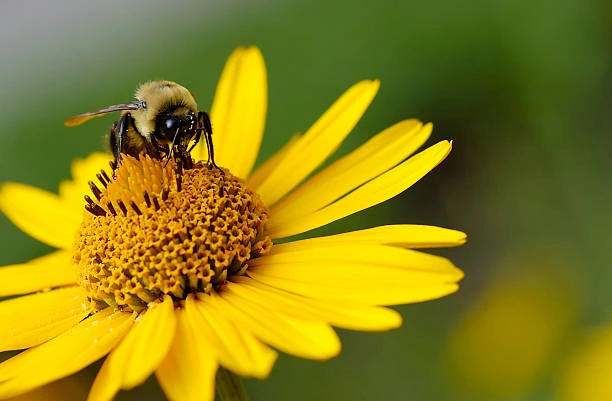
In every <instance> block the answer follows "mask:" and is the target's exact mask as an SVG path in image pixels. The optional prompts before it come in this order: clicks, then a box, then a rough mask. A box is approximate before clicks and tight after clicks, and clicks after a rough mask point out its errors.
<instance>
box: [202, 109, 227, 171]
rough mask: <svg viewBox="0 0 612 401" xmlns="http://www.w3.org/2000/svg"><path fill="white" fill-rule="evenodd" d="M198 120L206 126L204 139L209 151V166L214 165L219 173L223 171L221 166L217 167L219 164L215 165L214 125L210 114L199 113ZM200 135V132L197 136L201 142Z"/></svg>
mask: <svg viewBox="0 0 612 401" xmlns="http://www.w3.org/2000/svg"><path fill="white" fill-rule="evenodd" d="M198 120H199V121H200V123H201V124H202V125H203V126H204V139H205V140H206V149H207V150H208V164H212V165H213V166H214V167H216V168H217V169H218V170H219V171H223V170H221V168H220V167H219V166H217V163H215V149H214V147H213V141H212V124H211V123H210V117H209V116H208V113H206V112H205V111H201V112H199V113H198ZM200 135H201V134H200V131H198V134H197V135H196V137H197V140H199V137H200ZM196 143H197V142H196Z"/></svg>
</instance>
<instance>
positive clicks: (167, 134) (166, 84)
mask: <svg viewBox="0 0 612 401" xmlns="http://www.w3.org/2000/svg"><path fill="white" fill-rule="evenodd" d="M135 98H136V100H134V101H132V102H129V103H123V104H116V105H113V106H108V107H104V108H101V109H98V110H94V111H90V112H87V113H83V114H79V115H78V116H75V117H72V118H70V119H68V120H66V121H65V122H64V125H66V126H67V127H73V126H76V125H80V124H83V123H84V122H86V121H88V120H90V119H92V118H94V117H100V116H103V115H105V114H108V113H112V112H114V111H121V116H120V117H119V119H118V120H117V121H116V122H115V123H114V124H113V126H112V127H111V130H110V134H109V142H110V148H111V151H113V152H114V156H115V164H114V168H115V171H116V169H117V168H118V166H119V163H121V155H122V154H127V155H131V156H135V157H138V155H139V154H141V153H146V154H148V155H149V156H151V157H153V158H157V159H159V160H163V159H165V162H166V163H168V161H169V160H170V157H172V156H173V155H174V158H175V160H177V162H178V163H180V164H181V166H183V167H185V168H191V166H192V165H193V160H192V159H191V155H190V152H191V150H192V149H193V147H194V146H195V145H196V144H197V143H198V142H199V141H200V138H201V137H202V135H204V139H205V140H206V148H207V149H208V163H209V164H212V165H213V166H214V167H217V165H216V164H215V159H214V151H213V143H212V126H211V123H210V117H209V116H208V113H206V112H205V111H198V106H197V104H196V101H195V99H194V97H193V95H192V94H191V93H190V92H189V91H188V90H187V89H186V88H184V87H183V86H181V85H179V84H177V83H175V82H171V81H151V82H147V83H144V84H142V85H141V86H140V87H139V88H138V89H137V90H136V94H135ZM192 140H193V141H194V143H193V144H192V145H191V147H189V143H190V142H191V141H192ZM217 168H219V167H217Z"/></svg>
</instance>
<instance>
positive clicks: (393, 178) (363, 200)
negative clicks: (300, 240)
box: [267, 141, 451, 238]
mask: <svg viewBox="0 0 612 401" xmlns="http://www.w3.org/2000/svg"><path fill="white" fill-rule="evenodd" d="M450 150H451V144H450V142H448V141H441V142H438V143H437V144H436V145H433V146H431V147H429V148H428V149H426V150H424V151H422V152H420V153H418V154H417V155H415V156H412V157H411V158H410V159H408V160H406V161H405V162H403V163H402V164H400V165H399V166H397V167H395V168H393V169H391V170H389V171H387V172H386V173H384V174H382V175H380V176H378V177H376V178H374V179H373V180H371V181H369V182H367V183H366V184H364V185H362V186H361V187H359V188H357V189H355V190H354V191H353V192H351V193H349V194H348V195H346V196H345V197H343V198H341V199H340V200H338V201H336V202H334V203H332V204H331V205H329V206H327V207H324V208H323V209H320V210H318V211H316V212H314V213H310V214H308V215H305V216H300V217H297V218H295V219H292V218H290V217H288V218H287V219H285V220H280V219H277V218H274V219H271V220H270V222H268V229H267V231H268V234H269V235H270V236H271V237H272V238H283V237H288V236H290V235H295V234H300V233H303V232H305V231H309V230H312V229H314V228H317V227H321V226H323V225H325V224H328V223H331V222H332V221H336V220H339V219H341V218H343V217H346V216H348V215H351V214H353V213H356V212H359V211H361V210H363V209H367V208H368V207H371V206H374V205H377V204H379V203H381V202H384V201H386V200H387V199H390V198H392V197H394V196H395V195H397V194H399V193H401V192H403V191H404V190H406V189H407V188H409V187H410V186H411V185H412V184H414V183H415V182H417V181H418V180H420V179H421V178H422V177H423V176H424V175H425V174H427V173H428V172H429V171H431V170H432V169H433V168H434V167H435V166H437V165H438V164H439V163H440V162H441V161H442V160H444V158H445V157H446V156H447V155H448V154H449V152H450Z"/></svg>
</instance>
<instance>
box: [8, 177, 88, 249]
mask: <svg viewBox="0 0 612 401" xmlns="http://www.w3.org/2000/svg"><path fill="white" fill-rule="evenodd" d="M0 209H1V210H2V211H3V212H4V214H6V216H7V217H8V218H9V219H10V220H11V221H12V222H13V224H15V225H16V226H17V227H19V229H20V230H22V231H23V232H25V233H26V234H28V235H29V236H31V237H33V238H36V239H37V240H39V241H41V242H44V243H45V244H48V245H51V246H54V247H56V248H63V249H70V247H71V246H72V242H73V241H74V235H75V233H76V232H77V229H78V228H79V225H80V224H81V218H82V211H83V210H84V209H81V210H74V209H73V208H71V205H70V204H69V203H66V202H64V201H63V200H62V198H60V197H59V196H57V195H55V194H53V193H51V192H47V191H44V190H42V189H39V188H35V187H32V186H29V185H25V184H19V183H15V182H6V183H4V184H2V186H1V187H0Z"/></svg>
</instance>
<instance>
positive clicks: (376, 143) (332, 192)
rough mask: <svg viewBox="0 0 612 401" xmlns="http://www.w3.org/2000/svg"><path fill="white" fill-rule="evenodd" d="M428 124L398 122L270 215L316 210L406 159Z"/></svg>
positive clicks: (426, 132)
mask: <svg viewBox="0 0 612 401" xmlns="http://www.w3.org/2000/svg"><path fill="white" fill-rule="evenodd" d="M431 129H432V126H431V124H427V125H425V127H423V124H422V123H421V122H420V121H418V120H405V121H401V122H399V123H397V124H395V125H393V126H391V127H389V128H387V129H386V130H384V131H383V132H381V133H379V134H378V135H376V136H374V137H373V138H372V139H370V140H369V141H368V142H366V143H365V144H363V145H362V146H360V147H359V148H358V149H356V150H355V151H353V152H351V153H349V154H348V155H347V156H345V157H343V158H341V159H339V160H338V161H336V162H334V163H332V164H331V165H330V166H328V167H327V168H325V169H324V170H323V171H321V172H320V173H318V174H316V175H315V176H314V177H312V178H311V179H309V180H308V181H306V182H305V183H304V184H302V185H301V186H300V187H299V188H297V189H296V190H295V191H293V192H292V193H291V194H290V195H288V196H287V197H286V198H284V199H283V200H282V201H280V202H279V203H278V204H276V205H275V206H274V207H273V208H272V210H271V214H272V215H273V216H274V218H275V219H279V220H287V219H288V218H291V219H294V218H295V217H297V216H303V215H307V214H310V213H312V212H314V211H315V210H319V209H321V208H322V207H324V206H327V205H329V204H330V203H331V202H333V201H335V200H337V199H338V198H340V197H342V196H344V195H346V194H347V193H349V192H350V191H352V190H353V189H355V188H357V187H359V186H360V185H362V184H364V183H366V182H368V181H369V180H371V179H372V178H374V177H377V176H378V175H380V174H382V173H384V172H385V171H387V170H389V169H390V168H392V167H395V166H396V165H397V164H399V163H400V162H402V161H403V160H405V159H406V158H407V157H408V156H410V155H411V154H412V153H414V152H415V151H416V150H417V149H418V148H419V147H421V145H423V143H425V141H426V140H427V138H429V135H430V134H431Z"/></svg>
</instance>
